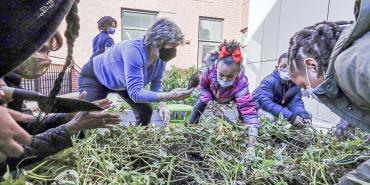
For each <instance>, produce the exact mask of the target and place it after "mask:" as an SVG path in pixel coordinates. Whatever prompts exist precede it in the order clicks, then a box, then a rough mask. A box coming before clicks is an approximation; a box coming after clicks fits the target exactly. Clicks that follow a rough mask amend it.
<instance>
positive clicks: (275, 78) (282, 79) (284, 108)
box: [253, 53, 312, 126]
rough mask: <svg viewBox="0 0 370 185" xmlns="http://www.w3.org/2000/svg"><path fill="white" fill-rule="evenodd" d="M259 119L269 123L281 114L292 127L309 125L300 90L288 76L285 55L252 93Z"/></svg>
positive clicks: (309, 118)
mask: <svg viewBox="0 0 370 185" xmlns="http://www.w3.org/2000/svg"><path fill="white" fill-rule="evenodd" d="M253 100H254V102H255V104H256V106H257V110H258V115H259V117H262V118H263V117H265V118H269V119H270V121H271V122H273V121H274V120H275V117H277V116H279V114H280V113H281V114H282V115H283V117H284V118H285V119H287V120H288V121H289V122H291V123H292V124H293V125H298V126H303V125H305V124H311V123H312V121H311V115H310V114H309V113H308V112H307V111H306V110H305V107H304V103H303V101H302V92H301V88H300V87H298V86H297V85H295V84H294V83H293V82H292V81H291V80H290V77H289V74H288V61H287V54H286V53H284V54H282V55H281V56H280V57H279V61H278V66H277V67H276V69H275V70H274V71H273V72H272V74H270V75H269V76H267V77H265V78H264V79H263V80H262V82H261V84H260V85H259V87H257V89H256V90H255V91H254V92H253Z"/></svg>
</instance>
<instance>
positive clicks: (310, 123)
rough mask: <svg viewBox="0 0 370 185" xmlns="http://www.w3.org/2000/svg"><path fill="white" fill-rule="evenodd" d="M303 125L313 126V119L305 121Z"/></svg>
mask: <svg viewBox="0 0 370 185" xmlns="http://www.w3.org/2000/svg"><path fill="white" fill-rule="evenodd" d="M303 123H304V124H305V125H312V119H311V118H306V119H303Z"/></svg>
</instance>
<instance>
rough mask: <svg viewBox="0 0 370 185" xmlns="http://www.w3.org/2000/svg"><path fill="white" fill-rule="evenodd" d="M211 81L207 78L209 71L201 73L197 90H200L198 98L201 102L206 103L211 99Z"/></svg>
mask: <svg viewBox="0 0 370 185" xmlns="http://www.w3.org/2000/svg"><path fill="white" fill-rule="evenodd" d="M210 86H211V82H210V79H209V72H207V73H204V74H202V76H201V77H200V83H199V90H200V100H201V101H202V102H203V103H207V102H209V101H212V100H213V98H214V97H213V94H212V92H211V89H210Z"/></svg>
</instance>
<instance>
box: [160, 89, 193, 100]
mask: <svg viewBox="0 0 370 185" xmlns="http://www.w3.org/2000/svg"><path fill="white" fill-rule="evenodd" d="M193 90H194V88H190V89H185V88H177V89H174V90H172V91H170V92H162V93H158V94H157V99H158V100H159V101H171V100H183V99H186V98H188V97H189V96H190V95H191V93H192V92H193Z"/></svg>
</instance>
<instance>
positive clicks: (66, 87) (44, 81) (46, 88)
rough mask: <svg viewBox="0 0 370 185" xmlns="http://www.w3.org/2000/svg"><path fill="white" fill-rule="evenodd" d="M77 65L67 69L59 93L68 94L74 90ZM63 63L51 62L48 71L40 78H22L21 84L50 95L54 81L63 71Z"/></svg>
mask: <svg viewBox="0 0 370 185" xmlns="http://www.w3.org/2000/svg"><path fill="white" fill-rule="evenodd" d="M75 68H76V65H71V66H70V67H68V69H67V70H66V73H65V75H64V78H63V82H62V86H61V90H60V92H59V95H63V94H68V93H72V92H73V88H72V87H73V76H72V73H73V71H76V70H75ZM62 69H63V65H62V64H51V65H50V67H49V69H48V71H47V72H46V73H45V74H44V75H42V76H41V77H40V78H38V79H32V80H31V79H22V84H21V86H22V87H23V88H24V89H27V90H31V91H36V92H39V93H41V94H44V95H49V93H50V91H51V89H52V88H53V86H54V81H55V80H56V79H57V77H58V74H59V73H60V72H61V71H62Z"/></svg>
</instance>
